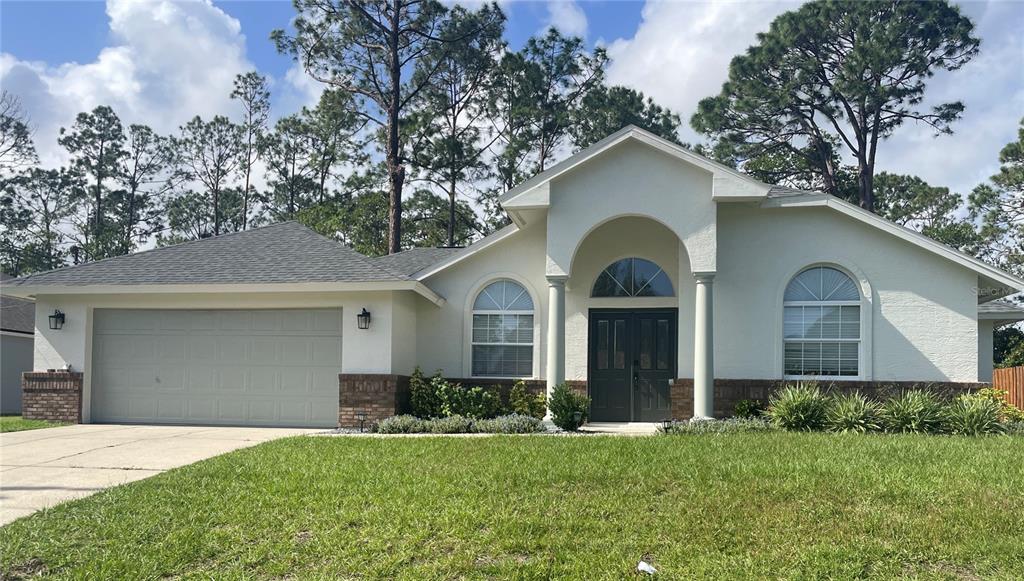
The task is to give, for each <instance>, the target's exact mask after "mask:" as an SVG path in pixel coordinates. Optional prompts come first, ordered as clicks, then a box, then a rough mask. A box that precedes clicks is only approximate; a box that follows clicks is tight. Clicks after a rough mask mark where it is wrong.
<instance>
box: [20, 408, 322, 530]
mask: <svg viewBox="0 0 1024 581" xmlns="http://www.w3.org/2000/svg"><path fill="white" fill-rule="evenodd" d="M323 431H324V430H308V429H290V428H221V427H202V426H133V425H127V426H126V425H105V424H83V425H75V426H65V427H60V428H46V429H42V430H28V431H24V432H10V433H4V434H0V525H4V524H7V523H9V522H11V521H12V520H14V519H17V518H21V517H23V516H27V515H29V514H32V513H33V512H35V511H37V510H39V509H42V508H45V507H50V506H53V505H55V504H58V503H61V502H64V501H66V500H71V499H73V498H80V497H83V496H89V495H90V494H93V493H95V492H99V491H100V490H103V489H104V488H108V487H111V486H117V485H118V484H124V483H126V482H131V481H133V480H141V479H143V478H147V477H149V476H153V475H154V474H159V473H161V472H163V471H164V470H169V469H171V468H176V467H178V466H184V465H186V464H191V463H193V462H197V461H199V460H203V459H205V458H210V457H212V456H217V455H218V454H223V453H225V452H230V451H232V450H237V449H239V448H245V447H248V446H253V445H255V444H259V443H261V442H266V441H269V440H274V439H277V438H283V437H285V436H295V435H299V434H311V433H317V432H323Z"/></svg>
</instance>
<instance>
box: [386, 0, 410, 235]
mask: <svg viewBox="0 0 1024 581" xmlns="http://www.w3.org/2000/svg"><path fill="white" fill-rule="evenodd" d="M401 12H402V2H401V0H395V1H394V2H393V3H392V12H391V30H390V34H389V36H388V52H389V55H388V57H389V58H390V61H389V63H388V68H389V69H390V71H389V72H390V74H391V87H390V90H391V95H390V98H389V100H388V126H387V135H388V137H387V140H388V141H387V154H386V156H387V167H388V179H389V181H390V186H391V191H390V195H389V197H390V199H389V200H388V201H389V204H388V205H389V212H388V254H396V253H398V252H400V251H401V250H402V186H403V185H404V183H405V167H403V166H402V151H401V141H400V140H399V127H398V122H399V115H400V111H399V105H400V104H401V99H402V63H401V61H400V60H399V50H398V39H399V36H400V35H401V26H402V24H401V20H400V19H401Z"/></svg>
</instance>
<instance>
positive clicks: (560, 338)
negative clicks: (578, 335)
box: [544, 276, 566, 397]
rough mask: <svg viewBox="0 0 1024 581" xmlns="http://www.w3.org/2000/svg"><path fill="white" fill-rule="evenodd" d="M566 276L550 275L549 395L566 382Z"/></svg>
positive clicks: (547, 377)
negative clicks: (557, 386)
mask: <svg viewBox="0 0 1024 581" xmlns="http://www.w3.org/2000/svg"><path fill="white" fill-rule="evenodd" d="M565 278H566V277H564V276H562V277H548V337H547V344H548V357H547V373H546V374H545V376H544V377H545V379H547V382H548V396H549V397H550V396H551V390H553V389H554V388H555V386H556V385H558V384H560V383H564V382H565Z"/></svg>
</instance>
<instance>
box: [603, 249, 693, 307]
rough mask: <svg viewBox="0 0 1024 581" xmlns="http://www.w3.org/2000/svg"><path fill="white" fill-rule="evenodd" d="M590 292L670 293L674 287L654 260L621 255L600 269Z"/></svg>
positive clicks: (611, 294)
mask: <svg viewBox="0 0 1024 581" xmlns="http://www.w3.org/2000/svg"><path fill="white" fill-rule="evenodd" d="M590 296H592V297H595V298H600V297H671V296H675V291H673V289H672V281H670V280H669V279H668V275H667V274H665V271H664V270H662V269H661V267H660V266H658V265H657V264H654V263H653V262H651V261H650V260H646V259H643V258H623V259H622V260H617V261H615V262H613V263H612V264H610V265H608V267H607V268H605V269H604V270H603V271H601V274H599V275H598V276H597V280H596V281H595V282H594V289H593V290H592V291H591V293H590Z"/></svg>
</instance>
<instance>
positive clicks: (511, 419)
mask: <svg viewBox="0 0 1024 581" xmlns="http://www.w3.org/2000/svg"><path fill="white" fill-rule="evenodd" d="M473 431H474V432H477V433H481V434H535V433H538V432H543V431H544V423H543V422H541V421H540V419H538V418H535V417H533V416H524V415H520V414H510V415H507V416H498V417H496V418H493V419H490V420H477V421H475V422H473Z"/></svg>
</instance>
